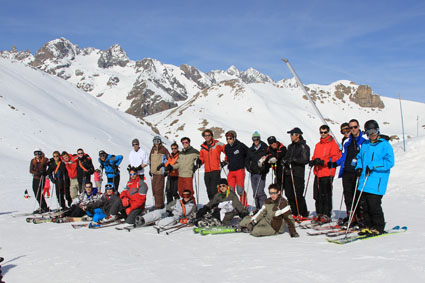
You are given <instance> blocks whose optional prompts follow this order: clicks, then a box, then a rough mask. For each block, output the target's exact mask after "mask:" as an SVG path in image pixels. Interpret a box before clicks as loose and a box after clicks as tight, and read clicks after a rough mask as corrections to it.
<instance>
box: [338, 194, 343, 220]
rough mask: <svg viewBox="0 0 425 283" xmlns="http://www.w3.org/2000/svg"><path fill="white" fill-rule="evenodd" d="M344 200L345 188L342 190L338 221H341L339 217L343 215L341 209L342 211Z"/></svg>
mask: <svg viewBox="0 0 425 283" xmlns="http://www.w3.org/2000/svg"><path fill="white" fill-rule="evenodd" d="M343 199H344V188H342V194H341V203H340V204H339V211H338V216H337V217H336V219H338V220H339V216H340V214H341V209H342V200H343Z"/></svg>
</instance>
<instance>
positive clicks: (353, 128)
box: [350, 126, 359, 130]
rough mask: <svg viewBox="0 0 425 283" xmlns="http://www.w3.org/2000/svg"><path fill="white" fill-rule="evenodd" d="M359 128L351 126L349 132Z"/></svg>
mask: <svg viewBox="0 0 425 283" xmlns="http://www.w3.org/2000/svg"><path fill="white" fill-rule="evenodd" d="M358 127H359V126H352V127H350V130H352V129H357V128H358Z"/></svg>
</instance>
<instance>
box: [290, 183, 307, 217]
mask: <svg viewBox="0 0 425 283" xmlns="http://www.w3.org/2000/svg"><path fill="white" fill-rule="evenodd" d="M294 183H295V192H296V193H297V197H296V200H295V193H294V187H293V185H292V178H291V175H285V178H284V184H285V196H286V198H287V199H288V202H289V205H290V206H291V212H292V215H295V216H297V215H298V210H299V213H300V215H301V216H303V217H308V214H309V213H308V210H307V204H306V202H305V198H304V186H305V185H304V177H297V176H294ZM297 202H298V209H297Z"/></svg>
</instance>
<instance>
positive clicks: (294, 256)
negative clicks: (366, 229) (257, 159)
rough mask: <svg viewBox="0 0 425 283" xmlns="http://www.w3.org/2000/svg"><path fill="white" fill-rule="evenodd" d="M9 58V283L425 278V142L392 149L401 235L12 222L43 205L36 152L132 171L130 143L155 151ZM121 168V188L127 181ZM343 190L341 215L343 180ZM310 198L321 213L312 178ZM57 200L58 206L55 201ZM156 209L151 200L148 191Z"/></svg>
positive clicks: (104, 111) (391, 195) (389, 216)
mask: <svg viewBox="0 0 425 283" xmlns="http://www.w3.org/2000/svg"><path fill="white" fill-rule="evenodd" d="M0 63H1V64H0V114H1V115H0V122H1V132H0V159H1V160H2V162H1V163H0V180H1V184H2V186H1V189H0V227H1V228H0V256H3V257H5V262H4V263H3V265H2V270H3V275H4V280H5V281H6V282H117V281H120V280H125V281H126V282H165V281H174V282H285V281H288V282H326V283H328V282H366V281H371V282H400V281H405V282H425V267H424V260H425V247H424V244H423V243H424V241H423V239H424V236H425V226H424V225H422V220H423V215H425V214H424V210H425V209H424V205H425V195H424V193H423V189H424V183H425V174H424V171H423V157H424V156H425V137H418V138H412V139H409V140H408V142H407V150H406V152H403V150H402V145H401V144H400V143H398V144H394V145H393V147H394V150H395V157H396V165H395V167H394V168H393V170H392V172H391V178H390V182H389V187H388V190H387V195H386V196H385V197H384V198H383V209H384V212H385V217H386V221H387V227H391V226H394V225H406V226H408V227H409V230H408V231H407V233H404V234H400V235H394V236H388V237H382V238H377V239H370V240H366V241H358V242H355V243H352V244H348V245H343V246H339V245H334V244H330V243H328V242H326V240H325V237H324V236H316V237H311V236H307V235H306V234H305V231H304V230H299V233H300V234H301V237H300V238H296V239H292V238H290V237H289V235H288V234H287V233H285V234H283V235H279V236H274V237H265V238H254V237H251V236H249V235H248V234H228V235H217V236H200V235H196V234H194V233H193V232H192V231H191V229H186V230H184V229H182V230H180V231H178V232H176V233H173V234H171V235H168V236H167V235H163V234H160V235H158V234H157V233H156V231H155V230H154V229H152V228H150V227H147V228H141V229H137V230H134V231H132V232H130V233H128V232H124V231H117V230H115V229H113V228H105V229H99V230H89V229H78V230H76V229H73V228H72V227H71V226H70V225H69V224H55V223H47V224H38V225H34V224H28V223H26V222H25V217H13V215H15V214H18V213H21V212H29V211H32V210H34V209H35V208H36V206H37V205H36V203H35V200H34V197H32V198H30V199H24V197H23V195H24V194H23V193H24V190H25V189H28V191H30V192H32V189H31V179H32V177H31V175H30V174H29V172H28V168H29V162H30V159H31V158H32V152H33V149H34V148H35V147H38V146H40V147H42V149H43V150H44V151H45V152H46V154H47V155H48V156H50V155H51V152H52V151H53V150H56V149H58V150H68V151H71V152H75V151H76V149H77V148H78V147H80V146H81V147H83V148H84V149H85V150H86V152H88V153H89V154H90V155H92V157H93V158H94V159H95V157H97V152H98V150H100V149H104V150H105V151H107V152H110V153H115V154H123V155H124V157H125V160H124V162H123V166H121V167H122V168H125V167H126V165H127V161H126V160H127V159H126V158H127V157H128V153H129V150H130V149H131V146H130V142H131V139H132V138H134V137H139V138H140V140H141V142H142V147H143V148H144V149H147V148H148V147H150V145H151V139H152V136H153V133H151V132H150V131H149V128H148V127H146V126H144V125H141V124H140V123H138V122H137V121H136V119H135V118H134V117H131V116H129V115H126V114H124V113H121V112H118V111H117V110H114V109H112V108H110V107H108V106H106V105H104V104H102V103H101V102H99V101H98V100H96V99H95V98H93V97H91V96H90V95H88V94H86V93H84V92H82V91H80V90H77V89H75V88H74V87H73V86H71V85H70V83H68V82H66V81H63V80H61V79H59V78H53V77H51V76H49V75H47V74H43V73H41V72H39V71H34V70H32V69H30V68H29V67H24V66H23V65H20V64H10V63H8V62H6V61H0ZM404 111H406V112H407V111H408V109H406V108H405V109H404ZM95 164H97V162H95ZM122 171H123V172H122V175H123V177H122V181H121V184H124V182H125V181H124V180H125V179H126V178H127V177H128V176H127V175H126V170H125V169H123V170H122ZM200 177H201V180H200V185H201V186H200V192H201V195H200V197H201V198H200V199H201V201H200V202H201V203H205V202H206V200H207V196H206V190H205V186H204V185H203V172H202V171H201V173H200ZM267 181H268V182H267V183H270V176H269V177H268V179H267ZM148 183H149V180H148ZM246 183H248V181H247V182H246ZM334 184H335V186H334V201H333V202H334V212H335V214H338V210H339V205H340V200H341V190H342V186H341V180H339V179H336V180H335V182H334ZM249 191H250V192H249V202H250V203H252V190H251V188H250V189H249ZM31 195H32V193H31ZM307 196H308V197H307V201H308V208H309V209H310V210H311V211H312V210H314V203H313V200H312V182H311V181H310V185H309V188H308V193H307ZM48 204H49V205H50V206H51V207H53V208H54V207H55V206H56V205H57V203H56V200H55V199H54V198H51V199H48ZM147 204H148V206H150V205H152V204H153V199H152V195H151V193H150V192H149V194H148V199H147ZM342 210H344V208H343V209H342ZM341 216H342V215H341Z"/></svg>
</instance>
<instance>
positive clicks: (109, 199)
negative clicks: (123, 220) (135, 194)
mask: <svg viewBox="0 0 425 283" xmlns="http://www.w3.org/2000/svg"><path fill="white" fill-rule="evenodd" d="M120 205H121V200H120V198H119V197H118V196H117V195H116V194H115V191H114V184H112V183H107V184H106V185H105V193H104V194H103V195H102V197H101V198H100V199H98V200H96V201H94V202H92V203H89V204H87V205H85V206H83V210H84V211H86V213H87V215H88V216H91V217H93V219H92V221H93V222H101V220H103V219H104V218H107V220H108V221H112V220H115V219H117V218H118V217H117V213H118V210H119V208H120Z"/></svg>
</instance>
